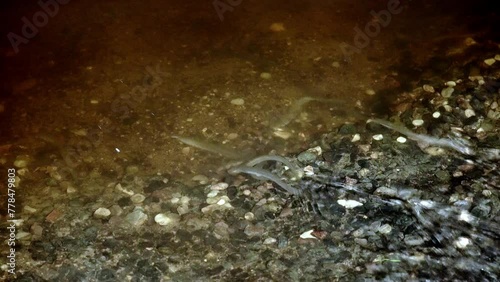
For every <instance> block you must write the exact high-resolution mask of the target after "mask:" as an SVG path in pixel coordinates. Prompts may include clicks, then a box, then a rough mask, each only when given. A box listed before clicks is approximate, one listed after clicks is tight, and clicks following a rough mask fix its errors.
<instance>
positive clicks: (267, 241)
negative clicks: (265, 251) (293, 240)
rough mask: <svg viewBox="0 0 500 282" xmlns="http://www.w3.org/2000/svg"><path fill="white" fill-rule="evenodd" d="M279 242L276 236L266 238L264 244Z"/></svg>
mask: <svg viewBox="0 0 500 282" xmlns="http://www.w3.org/2000/svg"><path fill="white" fill-rule="evenodd" d="M276 242H278V240H276V238H272V237H270V238H266V240H264V245H271V244H274V243H276Z"/></svg>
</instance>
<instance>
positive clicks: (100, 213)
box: [94, 208, 111, 219]
mask: <svg viewBox="0 0 500 282" xmlns="http://www.w3.org/2000/svg"><path fill="white" fill-rule="evenodd" d="M110 215H111V211H110V210H109V209H107V208H98V209H97V210H95V212H94V217H95V218H98V219H103V218H108V217H109V216H110Z"/></svg>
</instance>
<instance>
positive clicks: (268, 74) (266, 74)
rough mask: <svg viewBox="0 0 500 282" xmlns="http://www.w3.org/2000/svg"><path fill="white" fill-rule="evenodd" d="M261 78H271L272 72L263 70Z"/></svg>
mask: <svg viewBox="0 0 500 282" xmlns="http://www.w3.org/2000/svg"><path fill="white" fill-rule="evenodd" d="M260 78H262V79H271V74H270V73H268V72H263V73H261V74H260Z"/></svg>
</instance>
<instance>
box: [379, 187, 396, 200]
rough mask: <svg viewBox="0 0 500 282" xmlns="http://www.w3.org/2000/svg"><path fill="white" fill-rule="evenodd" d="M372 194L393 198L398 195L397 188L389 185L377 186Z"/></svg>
mask: <svg viewBox="0 0 500 282" xmlns="http://www.w3.org/2000/svg"><path fill="white" fill-rule="evenodd" d="M374 194H375V195H383V196H387V197H391V198H395V197H397V195H398V190H397V189H396V188H389V187H385V186H382V187H379V188H377V190H375V192H374Z"/></svg>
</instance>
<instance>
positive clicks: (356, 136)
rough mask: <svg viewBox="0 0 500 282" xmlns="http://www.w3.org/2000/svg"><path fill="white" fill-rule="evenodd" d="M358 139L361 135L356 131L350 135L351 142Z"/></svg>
mask: <svg viewBox="0 0 500 282" xmlns="http://www.w3.org/2000/svg"><path fill="white" fill-rule="evenodd" d="M359 140H361V136H360V135H359V134H358V133H356V134H354V135H353V136H352V139H351V142H357V141H359Z"/></svg>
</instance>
